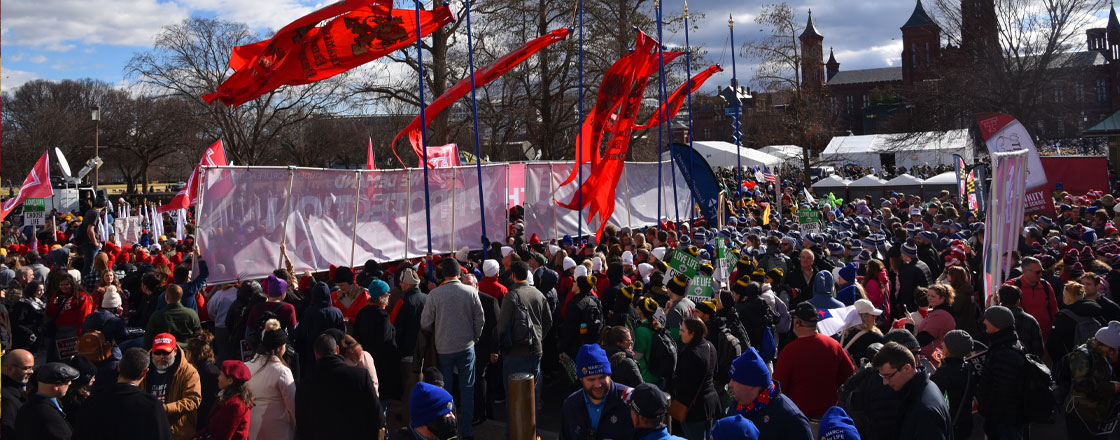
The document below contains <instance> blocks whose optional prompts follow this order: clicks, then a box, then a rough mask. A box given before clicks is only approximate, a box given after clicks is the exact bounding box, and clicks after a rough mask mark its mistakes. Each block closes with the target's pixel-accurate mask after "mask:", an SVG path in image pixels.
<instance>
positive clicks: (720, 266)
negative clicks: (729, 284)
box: [715, 237, 739, 281]
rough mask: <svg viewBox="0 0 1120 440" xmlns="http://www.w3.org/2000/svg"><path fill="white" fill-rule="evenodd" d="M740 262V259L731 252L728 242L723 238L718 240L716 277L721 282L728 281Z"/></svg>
mask: <svg viewBox="0 0 1120 440" xmlns="http://www.w3.org/2000/svg"><path fill="white" fill-rule="evenodd" d="M738 262H739V257H738V256H737V255H735V253H734V252H731V248H730V247H728V246H727V240H726V239H724V238H723V237H719V238H716V258H715V263H716V267H715V269H716V276H717V277H719V279H720V280H722V281H726V280H727V279H728V277H730V276H731V272H732V270H734V268H735V264H736V263H738Z"/></svg>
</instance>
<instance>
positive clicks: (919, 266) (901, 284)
mask: <svg viewBox="0 0 1120 440" xmlns="http://www.w3.org/2000/svg"><path fill="white" fill-rule="evenodd" d="M933 279H934V278H933V276H932V275H931V274H930V271H929V266H927V265H926V263H923V262H922V261H921V260H919V259H917V258H915V259H913V260H910V263H909V264H904V265H902V269H899V271H898V296H897V298H895V302H894V303H892V304H891V306H892V307H891V310H892V313H894V307H893V306H894V305H895V304H897V305H900V306H905V307H906V308H907V310H909V311H914V310H918V306H917V305H916V304H915V303H914V292H915V291H917V290H918V288H919V287H926V286H928V285H929V283H930V282H931V281H933Z"/></svg>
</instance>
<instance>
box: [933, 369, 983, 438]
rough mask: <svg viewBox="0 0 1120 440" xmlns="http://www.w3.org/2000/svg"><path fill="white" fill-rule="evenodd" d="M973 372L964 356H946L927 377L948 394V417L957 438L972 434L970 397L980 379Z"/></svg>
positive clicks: (973, 393)
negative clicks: (939, 365)
mask: <svg viewBox="0 0 1120 440" xmlns="http://www.w3.org/2000/svg"><path fill="white" fill-rule="evenodd" d="M973 373H974V370H973V369H972V364H971V363H968V362H965V361H964V358H959V357H948V358H945V359H943V360H942V361H941V368H938V369H937V371H935V372H934V373H933V375H932V376H930V377H929V380H932V381H933V383H935V384H937V387H938V388H940V389H941V390H942V391H944V392H946V393H947V394H948V395H949V417H951V418H952V420H953V437H954V438H957V439H962V440H963V439H967V438H969V437H970V436H971V435H972V398H973V396H974V395H975V393H976V387H977V386H978V385H979V381H980V378H979V377H977V376H975V375H974V374H973Z"/></svg>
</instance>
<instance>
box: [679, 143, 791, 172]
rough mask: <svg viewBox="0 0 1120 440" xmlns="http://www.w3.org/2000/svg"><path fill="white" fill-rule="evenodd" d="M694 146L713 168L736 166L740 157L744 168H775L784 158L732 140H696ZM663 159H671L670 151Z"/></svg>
mask: <svg viewBox="0 0 1120 440" xmlns="http://www.w3.org/2000/svg"><path fill="white" fill-rule="evenodd" d="M692 147H693V148H695V149H696V152H697V153H700V155H701V156H704V160H707V161H708V165H709V166H711V167H712V168H713V170H714V169H715V167H725V168H729V167H735V166H736V165H737V164H738V163H739V162H738V160H739V158H740V157H741V158H742V164H743V168H744V169H749V168H754V167H763V166H766V167H770V168H775V167H777V166H778V165H781V164H782V159H779V158H777V157H774V156H771V155H769V154H766V153H763V152H761V151H758V150H755V149H752V148H749V147H741V148H738V149H736V147H735V144H732V143H730V142H722V141H694V142H693V143H692ZM736 150H738V151H736ZM661 160H669V152H668V151H665V152H664V153H661Z"/></svg>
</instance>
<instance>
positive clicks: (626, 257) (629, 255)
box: [622, 251, 634, 266]
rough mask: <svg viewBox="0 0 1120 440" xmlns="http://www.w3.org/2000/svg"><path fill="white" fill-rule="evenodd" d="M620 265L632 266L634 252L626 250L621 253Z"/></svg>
mask: <svg viewBox="0 0 1120 440" xmlns="http://www.w3.org/2000/svg"><path fill="white" fill-rule="evenodd" d="M622 265H623V266H633V265H634V253H633V252H630V251H626V252H623V253H622Z"/></svg>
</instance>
